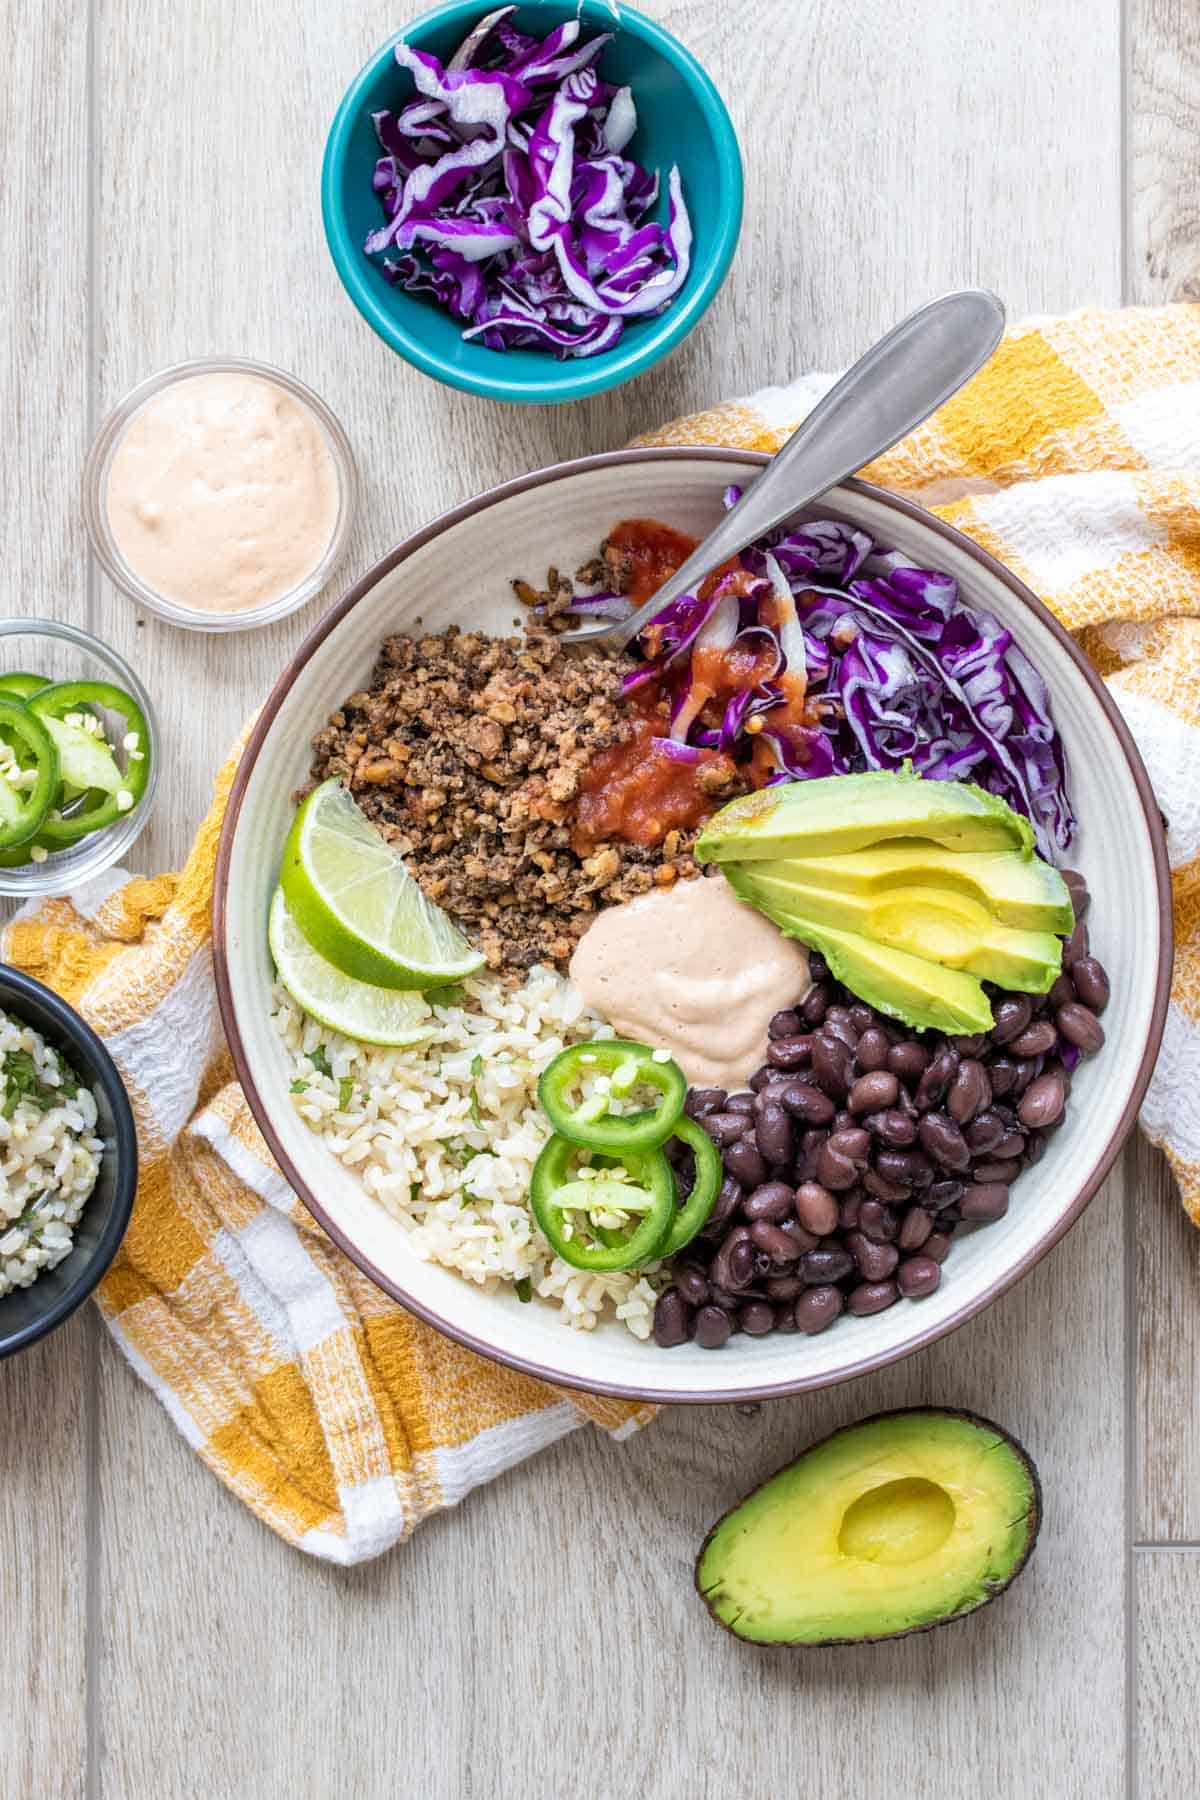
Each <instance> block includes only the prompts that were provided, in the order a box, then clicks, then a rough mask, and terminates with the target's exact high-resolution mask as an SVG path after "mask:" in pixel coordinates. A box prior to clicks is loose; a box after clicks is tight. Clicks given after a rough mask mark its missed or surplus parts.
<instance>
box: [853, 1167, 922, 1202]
mask: <svg viewBox="0 0 1200 1800" xmlns="http://www.w3.org/2000/svg"><path fill="white" fill-rule="evenodd" d="M862 1184H863V1186H864V1187H865V1188H866V1190H867V1192H868V1194H871V1195H873V1196H874V1198H875V1199H876V1200H887V1201H889V1202H895V1201H897V1200H907V1199H908V1196H909V1194H910V1193H911V1192H912V1183H911V1182H908V1183H905V1184H901V1183H899V1182H896V1181H885V1180H884V1178H883V1176H882V1175H881V1174H880V1173H879V1171H878V1169H864V1170H863V1172H862Z"/></svg>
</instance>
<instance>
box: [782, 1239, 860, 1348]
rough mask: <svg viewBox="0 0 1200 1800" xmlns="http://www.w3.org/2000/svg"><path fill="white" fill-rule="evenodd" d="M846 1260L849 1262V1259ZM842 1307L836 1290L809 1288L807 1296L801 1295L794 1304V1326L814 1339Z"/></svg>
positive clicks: (842, 1303)
mask: <svg viewBox="0 0 1200 1800" xmlns="http://www.w3.org/2000/svg"><path fill="white" fill-rule="evenodd" d="M846 1260H847V1262H849V1260H850V1259H849V1257H847V1258H846ZM844 1305H845V1302H844V1300H843V1299H842V1295H841V1291H840V1289H838V1288H835V1287H825V1286H822V1287H813V1288H809V1290H808V1292H807V1294H801V1296H800V1298H799V1299H798V1300H797V1302H796V1307H795V1319H796V1324H797V1325H798V1327H799V1328H800V1330H801V1331H803V1332H806V1333H807V1334H808V1336H809V1337H815V1336H816V1334H817V1332H818V1331H825V1330H826V1329H827V1328H828V1327H829V1326H830V1325H832V1324H833V1321H834V1320H835V1319H836V1318H837V1316H838V1314H839V1313H840V1312H841V1310H842V1307H843V1306H844Z"/></svg>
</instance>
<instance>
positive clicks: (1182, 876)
mask: <svg viewBox="0 0 1200 1800" xmlns="http://www.w3.org/2000/svg"><path fill="white" fill-rule="evenodd" d="M828 385H829V378H822V377H809V378H806V379H804V380H802V381H800V382H797V383H795V384H794V385H793V386H791V387H788V388H771V389H767V390H765V391H764V392H762V393H760V394H757V395H755V396H754V397H753V398H752V399H751V400H749V401H745V402H739V403H731V404H728V405H724V406H719V407H717V408H715V409H714V410H713V411H711V412H707V413H704V414H700V415H698V416H696V417H694V418H691V419H684V420H680V421H677V422H676V423H675V424H673V425H670V426H668V427H666V428H665V429H664V430H662V431H660V432H657V433H655V434H653V435H652V436H651V437H649V438H647V439H643V440H642V441H643V442H648V443H712V444H729V445H738V446H742V447H751V448H755V449H764V450H774V449H776V448H777V447H778V446H779V444H780V443H782V442H783V440H784V438H785V437H786V436H787V434H788V432H789V430H791V429H792V428H793V427H794V426H795V424H796V423H797V422H798V421H799V420H800V419H801V418H802V417H803V416H804V414H805V412H806V411H807V410H808V408H809V407H811V406H812V404H813V403H814V401H815V400H816V398H817V397H818V396H819V395H820V394H821V393H822V392H823V391H824V390H825V388H826V387H827V386H828ZM864 473H865V474H866V475H867V476H868V477H869V478H870V479H872V480H875V481H878V482H880V483H882V484H883V485H884V486H887V487H892V488H896V489H901V490H904V491H906V492H908V493H909V494H912V495H913V496H915V497H916V498H918V499H920V500H921V501H923V502H924V503H925V504H926V505H928V506H931V507H932V508H933V510H934V511H936V512H938V513H940V514H941V516H942V517H943V518H946V519H949V520H950V521H951V522H952V523H954V524H955V525H957V526H959V527H960V529H962V530H963V531H966V532H967V533H969V534H970V535H971V536H973V537H975V538H976V539H978V540H979V541H980V542H981V543H983V544H984V545H986V547H987V548H988V549H989V550H990V551H992V552H993V553H994V554H995V555H996V556H998V557H1000V558H1001V560H1002V561H1004V562H1006V563H1007V564H1008V565H1009V566H1010V567H1011V568H1012V569H1014V570H1015V572H1016V573H1017V574H1018V575H1020V576H1021V577H1022V578H1023V579H1024V580H1025V581H1027V582H1028V583H1029V585H1030V586H1031V587H1032V588H1034V590H1035V591H1036V592H1038V593H1040V594H1041V595H1042V597H1043V598H1044V599H1045V600H1046V602H1047V603H1048V605H1050V606H1051V607H1052V608H1053V609H1054V610H1055V611H1056V612H1057V613H1058V614H1059V616H1060V618H1062V619H1063V620H1064V622H1065V623H1066V624H1067V625H1068V626H1069V627H1071V629H1072V630H1074V631H1076V632H1077V633H1079V635H1080V638H1081V641H1082V643H1083V645H1084V647H1085V648H1086V649H1087V651H1088V653H1089V654H1090V655H1091V656H1092V658H1093V659H1094V661H1095V662H1096V663H1097V665H1098V667H1099V668H1100V669H1101V671H1102V673H1103V674H1104V675H1105V677H1106V678H1107V680H1108V682H1109V685H1110V687H1111V689H1112V691H1113V694H1114V696H1115V697H1116V699H1117V701H1118V704H1119V705H1120V706H1121V708H1122V710H1123V711H1124V713H1125V716H1126V718H1127V719H1128V720H1129V723H1130V726H1131V728H1132V730H1133V732H1134V735H1135V736H1136V738H1137V740H1138V742H1139V744H1140V746H1141V749H1142V753H1143V755H1144V756H1145V758H1146V762H1147V765H1148V767H1149V769H1150V773H1151V775H1152V777H1153V779H1154V781H1155V784H1156V788H1157V791H1158V794H1159V798H1160V801H1161V804H1162V807H1163V811H1164V813H1165V814H1166V816H1167V818H1168V819H1169V821H1170V827H1171V831H1170V852H1171V863H1172V869H1173V877H1174V884H1175V903H1176V921H1177V952H1178V953H1177V959H1176V973H1175V985H1174V990H1173V994H1172V1001H1171V1010H1170V1016H1169V1020H1168V1024H1167V1033H1166V1039H1165V1043H1164V1049H1163V1055H1162V1058H1161V1060H1160V1063H1159V1067H1158V1071H1157V1073H1156V1076H1155V1079H1154V1082H1153V1084H1152V1087H1151V1090H1150V1094H1149V1097H1148V1099H1147V1102H1146V1106H1145V1109H1144V1112H1143V1124H1144V1126H1145V1128H1146V1130H1147V1131H1148V1133H1149V1135H1150V1136H1151V1137H1152V1138H1153V1139H1154V1141H1155V1142H1158V1143H1161V1144H1162V1145H1163V1147H1164V1149H1165V1150H1166V1152H1167V1155H1168V1156H1169V1157H1170V1159H1171V1162H1172V1164H1173V1166H1174V1168H1175V1170H1176V1173H1177V1175H1178V1177H1179V1181H1180V1185H1181V1188H1182V1191H1183V1196H1184V1201H1185V1204H1186V1205H1187V1208H1188V1210H1189V1212H1190V1213H1191V1214H1192V1216H1193V1218H1195V1219H1196V1220H1197V1222H1198V1223H1200V1114H1198V1113H1197V1107H1196V1101H1195V1097H1194V1096H1195V1094H1196V1092H1197V1091H1198V1086H1200V1082H1198V1078H1200V307H1185V306H1177V307H1166V308H1163V309H1161V310H1158V311H1138V310H1134V311H1128V312H1121V313H1105V312H1098V311H1087V312H1082V313H1076V314H1073V315H1072V316H1070V317H1068V318H1063V319H1038V320H1033V321H1031V322H1029V323H1027V324H1025V325H1023V326H1021V327H1019V328H1018V329H1017V330H1015V331H1014V332H1013V333H1012V334H1011V335H1010V336H1009V337H1008V338H1007V339H1006V340H1005V342H1004V344H1003V345H1002V347H1001V349H1000V350H999V351H998V352H997V354H996V356H995V357H994V358H993V359H992V361H991V362H990V363H989V364H988V365H987V367H986V368H985V369H983V370H982V371H981V373H980V374H979V375H977V376H976V377H975V379H974V380H973V381H972V382H971V383H969V384H968V386H967V387H966V388H964V389H963V390H962V392H961V393H960V394H958V395H956V396H955V398H954V399H953V400H952V401H950V402H949V403H948V404H947V405H946V406H945V407H943V408H942V410H941V411H940V412H939V413H938V414H937V415H936V416H935V418H934V419H932V420H931V421H930V422H929V423H928V424H927V425H925V426H923V427H922V428H921V429H920V430H919V431H917V432H915V433H914V434H913V436H912V437H910V438H908V439H906V440H905V442H904V443H902V444H900V445H899V446H898V447H897V448H896V449H895V450H893V451H891V452H890V453H889V454H888V455H887V456H886V457H884V458H882V459H881V460H880V461H879V462H878V463H877V464H875V465H873V466H872V467H871V468H870V469H868V470H866V471H864ZM232 769H233V764H232V763H230V764H229V765H228V766H227V767H226V768H225V769H224V770H223V771H222V774H221V776H220V778H219V780H218V783H217V793H216V800H215V804H214V806H213V810H212V812H211V813H210V815H209V817H208V819H207V820H206V821H205V823H204V825H203V826H202V827H201V830H200V832H199V835H198V837H197V839H196V842H195V845H194V847H193V850H192V853H191V856H190V857H189V859H188V862H187V865H186V867H185V868H184V870H183V871H182V873H181V874H179V875H163V876H158V877H155V878H153V879H148V880H141V879H133V880H130V879H128V878H127V877H124V876H120V875H110V876H108V877H105V878H102V879H101V880H100V881H98V882H93V883H91V884H89V886H88V887H87V888H86V889H83V890H81V891H79V892H77V893H75V894H72V895H71V896H69V897H67V898H60V899H52V900H47V901H42V902H37V903H33V904H32V905H31V906H30V907H28V908H27V909H25V911H24V913H23V914H22V915H21V916H20V917H19V918H18V919H17V920H16V921H15V922H14V923H13V924H11V925H10V926H9V927H8V928H7V930H6V931H5V933H4V935H3V940H2V948H3V954H4V956H5V958H6V959H7V960H8V961H9V962H10V963H13V964H14V965H16V966H17V967H19V968H22V969H25V970H26V971H28V972H29V973H30V974H32V975H35V976H37V977H39V978H40V979H41V980H43V981H46V982H48V983H49V984H50V985H51V986H52V987H55V988H57V989H58V991H59V992H60V993H62V994H63V995H64V996H65V997H66V998H67V999H68V1000H69V1001H71V1003H72V1004H73V1005H75V1006H76V1007H77V1008H78V1009H79V1010H80V1011H81V1012H82V1013H83V1014H84V1016H85V1017H86V1018H87V1019H88V1020H89V1021H90V1022H91V1023H92V1024H93V1025H94V1026H95V1028H96V1029H97V1030H98V1031H99V1032H100V1033H101V1035H102V1036H103V1037H104V1038H105V1039H106V1041H107V1042H108V1044H109V1047H110V1048H111V1050H112V1052H113V1055H114V1056H115V1058H116V1061H117V1063H118V1065H119V1067H120V1069H121V1072H122V1074H123V1076H124V1078H125V1081H126V1084H127V1086H128V1088H129V1090H130V1095H131V1098H132V1100H133V1104H134V1109H135V1112H136V1115H137V1120H138V1129H139V1134H140V1141H141V1147H142V1156H143V1167H142V1176H141V1181H140V1183H139V1188H138V1200H137V1206H136V1208H135V1212H134V1217H133V1222H132V1224H131V1226H130V1230H129V1233H128V1235H127V1237H126V1240H125V1243H124V1245H123V1246H122V1249H121V1252H120V1254H119V1256H118V1258H117V1260H116V1261H115V1263H114V1264H113V1267H112V1269H111V1270H110V1272H109V1274H108V1275H107V1277H106V1278H105V1280H104V1282H103V1283H102V1284H101V1287H100V1290H99V1302H100V1306H101V1309H102V1311H103V1313H104V1316H105V1319H106V1320H107V1322H108V1325H109V1329H110V1330H111V1332H112V1334H113V1336H114V1338H115V1339H116V1341H117V1343H118V1344H119V1345H120V1347H121V1349H122V1350H123V1351H124V1353H125V1355H126V1356H127V1357H128V1358H129V1360H130V1362H131V1363H132V1364H133V1366H134V1368H135V1369H136V1371H137V1372H138V1374H139V1375H141V1377H142V1378H143V1380H145V1381H146V1382H147V1383H148V1384H149V1386H150V1387H151V1388H152V1389H153V1390H154V1392H155V1393H156V1394H157V1395H158V1396H159V1398H160V1399H161V1400H162V1402H163V1404H164V1405H165V1407H166V1408H167V1411H168V1412H169V1413H170V1415H171V1417H172V1419H173V1420H174V1421H175V1423H176V1425H177V1426H178V1427H179V1429H180V1430H181V1431H182V1432H183V1433H184V1435H185V1437H186V1438H187V1440H188V1442H189V1443H191V1444H192V1445H193V1446H194V1447H195V1449H196V1450H197V1451H198V1453H199V1454H200V1455H201V1456H202V1457H203V1458H204V1460H205V1461H206V1462H207V1463H208V1464H209V1466H210V1467H211V1468H212V1469H213V1470H214V1471H215V1472H216V1473H217V1474H218V1475H219V1476H220V1478H221V1479H222V1480H223V1481H224V1482H225V1483H226V1484H227V1486H229V1487H230V1488H231V1489H232V1490H233V1492H234V1493H236V1494H238V1495H239V1496H240V1497H241V1498H242V1499H243V1500H244V1501H245V1502H246V1503H247V1504H248V1505H249V1506H251V1507H252V1508H253V1509H254V1510H255V1512H257V1513H258V1514H259V1516H260V1517H261V1518H262V1519H264V1520H265V1522H266V1523H267V1524H268V1525H270V1526H271V1527H272V1528H273V1529H274V1530H276V1531H278V1532H279V1533H280V1534H281V1535H282V1536H283V1537H285V1538H287V1539H288V1540H289V1541H290V1542H291V1543H294V1544H296V1545H297V1546H299V1547H300V1548H301V1549H304V1550H307V1551H309V1552H310V1553H312V1554H314V1555H317V1556H321V1557H325V1558H327V1559H329V1560H330V1561H334V1562H339V1563H352V1562H359V1561H362V1560H364V1559H365V1558H367V1557H370V1556H373V1555H376V1554H378V1553H379V1552H380V1551H382V1550H385V1549H387V1548H388V1547H389V1546H390V1545H392V1544H394V1543H396V1542H398V1541H399V1540H400V1539H401V1538H403V1537H405V1536H407V1535H408V1533H409V1532H410V1531H411V1530H412V1529H413V1527H414V1526H415V1525H417V1524H418V1523H419V1522H420V1521H421V1520H422V1519H424V1518H426V1517H427V1516H428V1515H429V1514H430V1513H432V1512H436V1511H438V1510H439V1509H440V1508H442V1507H444V1506H448V1505H453V1504H454V1503H455V1502H456V1501H458V1500H459V1499H461V1498H462V1496H463V1495H464V1494H465V1493H467V1492H468V1491H469V1490H470V1489H471V1488H472V1487H475V1486H477V1485H479V1484H480V1483H481V1482H484V1481H487V1480H489V1479H490V1478H491V1477H492V1476H493V1475H496V1474H498V1473H499V1472H500V1471H501V1470H503V1469H505V1468H508V1467H510V1466H511V1465H512V1464H514V1463H516V1462H518V1461H520V1460H521V1459H522V1458H524V1457H525V1456H528V1455H530V1454H532V1452H534V1451H535V1450H537V1449H540V1448H541V1447H543V1446H544V1445H546V1444H549V1443H551V1442H552V1441H553V1440H554V1439H556V1438H558V1437H560V1436H562V1435H563V1434H564V1433H565V1432H568V1431H570V1430H572V1429H573V1428H574V1427H576V1426H577V1425H580V1424H582V1423H585V1422H587V1421H592V1422H594V1423H597V1424H599V1425H601V1426H603V1427H604V1428H605V1429H607V1430H608V1431H610V1432H612V1433H613V1434H614V1435H616V1436H624V1435H625V1434H627V1433H628V1432H630V1431H632V1430H635V1429H636V1428H637V1427H638V1425H640V1424H642V1423H644V1422H645V1421H646V1420H647V1419H649V1418H650V1417H651V1412H652V1409H650V1408H635V1407H631V1406H626V1405H622V1404H620V1403H618V1402H613V1401H604V1400H595V1399H590V1398H588V1397H585V1396H571V1395H567V1394H565V1393H562V1392H559V1391H557V1390H555V1389H552V1388H549V1387H546V1386H543V1385H541V1384H539V1383H538V1382H535V1381H532V1380H530V1379H528V1378H526V1377H524V1376H520V1375H516V1374H513V1373H512V1372H510V1371H508V1370H505V1369H501V1368H498V1367H496V1366H494V1365H492V1364H490V1363H487V1362H483V1361H481V1360H480V1359H479V1358H477V1357H476V1356H474V1355H472V1354H471V1353H470V1352H468V1351H466V1350H462V1349H459V1348H458V1347H457V1346H456V1345H454V1344H452V1343H450V1342H449V1341H448V1340H446V1339H444V1338H442V1337H440V1336H438V1335H437V1334H436V1333H435V1332H433V1331H431V1330H430V1329H428V1328H427V1327H426V1326H424V1325H423V1324H421V1323H420V1322H419V1321H417V1320H415V1319H413V1318H411V1317H410V1316H409V1315H408V1314H407V1313H405V1312H404V1311H403V1310H402V1309H401V1308H400V1307H398V1306H396V1305H394V1304H393V1303H392V1302H391V1301H389V1300H387V1299H386V1298H385V1297H384V1296H383V1295H382V1294H381V1293H380V1291H379V1290H378V1289H377V1288H376V1287H374V1286H373V1285H372V1283H371V1282H369V1281H368V1280H367V1279H366V1277H365V1276H363V1275H361V1274H360V1273H359V1272H358V1270H357V1269H356V1268H355V1267H354V1266H353V1265H352V1264H351V1263H349V1262H348V1261H347V1260H346V1258H345V1257H343V1256H342V1255H340V1254H339V1252H338V1251H336V1250H335V1249H334V1247H333V1246H332V1245H331V1244H330V1242H329V1240H328V1239H327V1238H326V1237H325V1236H324V1235H323V1233H322V1232H321V1231H320V1230H319V1229H318V1228H317V1226H316V1225H315V1224H314V1223H313V1221H312V1220H311V1219H310V1218H309V1216H308V1214H307V1213H306V1212H305V1211H304V1210H303V1208H302V1207H301V1206H300V1204H299V1202H298V1201H297V1200H296V1197H295V1195H294V1194H293V1193H292V1192H291V1191H290V1189H289V1188H288V1187H287V1185H286V1183H285V1182H284V1180H283V1178H282V1176H281V1175H280V1174H279V1171H278V1170H277V1169H276V1168H275V1166H274V1164H273V1163H272V1161H271V1158H270V1156H269V1153H268V1151H267V1148H266V1145H265V1143H264V1142H263V1140H262V1137H261V1135H260V1134H259V1131H258V1129H257V1127H256V1125H255V1123H254V1120H253V1118H252V1117H251V1115H250V1112H249V1109H248V1107H247V1106H246V1103H245V1101H244V1099H243V1097H242V1095H241V1093H240V1091H239V1090H238V1088H237V1086H236V1084H235V1083H234V1082H233V1079H232V1069H231V1065H230V1061H229V1057H228V1053H227V1051H226V1049H225V1046H224V1044H223V1041H222V1038H221V1032H220V1024H219V1019H218V1015H217V1009H216V999H215V994H214V991H213V982H212V963H211V952H210V941H209V929H210V928H209V910H210V902H211V896H212V879H213V866H214V860H215V854H216V842H217V835H218V832H219V829H220V821H221V816H222V812H223V809H224V804H225V799H226V796H227V794H228V789H229V782H230V779H231V776H232Z"/></svg>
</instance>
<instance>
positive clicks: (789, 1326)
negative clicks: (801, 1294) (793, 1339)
mask: <svg viewBox="0 0 1200 1800" xmlns="http://www.w3.org/2000/svg"><path fill="white" fill-rule="evenodd" d="M775 1329H776V1331H799V1329H800V1327H799V1326H798V1325H797V1323H796V1308H795V1306H794V1304H792V1303H790V1302H789V1303H788V1304H786V1305H784V1306H777V1307H776V1308H775Z"/></svg>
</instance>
